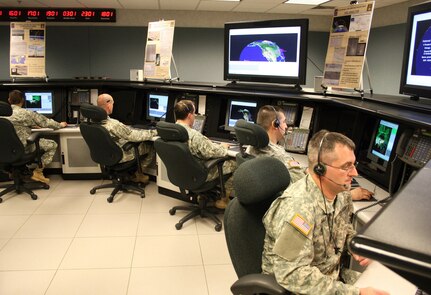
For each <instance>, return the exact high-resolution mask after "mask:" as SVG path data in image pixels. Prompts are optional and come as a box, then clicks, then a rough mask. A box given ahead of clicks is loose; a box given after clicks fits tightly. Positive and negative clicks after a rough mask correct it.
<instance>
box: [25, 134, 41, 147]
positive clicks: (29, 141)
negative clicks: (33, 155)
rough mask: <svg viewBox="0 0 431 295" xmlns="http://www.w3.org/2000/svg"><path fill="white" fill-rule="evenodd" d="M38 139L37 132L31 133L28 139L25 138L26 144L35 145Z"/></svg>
mask: <svg viewBox="0 0 431 295" xmlns="http://www.w3.org/2000/svg"><path fill="white" fill-rule="evenodd" d="M39 139H40V133H39V132H33V133H32V134H30V136H29V137H27V144H32V143H36V142H37V141H39Z"/></svg>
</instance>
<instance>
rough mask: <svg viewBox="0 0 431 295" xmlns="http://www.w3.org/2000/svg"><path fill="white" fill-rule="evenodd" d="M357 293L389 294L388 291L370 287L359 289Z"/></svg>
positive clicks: (362, 294)
mask: <svg viewBox="0 0 431 295" xmlns="http://www.w3.org/2000/svg"><path fill="white" fill-rule="evenodd" d="M359 294H360V295H389V293H388V292H386V291H382V290H377V289H374V288H371V287H368V288H361V289H359Z"/></svg>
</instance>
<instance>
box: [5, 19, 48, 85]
mask: <svg viewBox="0 0 431 295" xmlns="http://www.w3.org/2000/svg"><path fill="white" fill-rule="evenodd" d="M45 33H46V25H45V23H31V22H12V23H10V64H9V68H10V77H12V78H19V77H23V78H24V77H32V78H33V77H34V78H45V77H46V72H45V43H46V42H45V41H46V34H45Z"/></svg>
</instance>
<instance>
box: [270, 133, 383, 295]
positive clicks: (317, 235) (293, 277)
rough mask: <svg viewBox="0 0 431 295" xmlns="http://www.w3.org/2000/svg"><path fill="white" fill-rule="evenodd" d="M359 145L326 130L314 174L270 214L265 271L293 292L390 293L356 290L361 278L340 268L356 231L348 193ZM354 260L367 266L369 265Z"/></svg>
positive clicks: (316, 140) (314, 151)
mask: <svg viewBox="0 0 431 295" xmlns="http://www.w3.org/2000/svg"><path fill="white" fill-rule="evenodd" d="M354 149H355V144H354V143H353V141H352V140H350V139H349V138H347V137H346V136H344V135H342V134H340V133H336V132H328V131H326V130H321V131H319V132H317V133H316V134H315V135H314V136H313V137H312V138H311V140H310V143H309V146H308V162H309V166H308V168H309V173H308V175H306V176H305V177H303V178H302V179H300V180H298V181H296V182H295V183H293V184H291V185H290V186H289V187H288V188H287V189H286V190H285V191H284V193H283V194H282V196H280V197H279V198H277V199H276V200H275V201H274V202H273V203H272V205H271V207H270V208H269V210H268V211H267V212H266V214H265V216H264V218H263V223H264V225H265V229H266V236H265V241H264V250H263V256H262V271H263V273H266V274H272V275H274V276H275V278H276V280H277V282H278V283H279V284H280V285H281V286H283V287H284V288H286V289H287V290H289V291H290V292H292V293H300V294H322V295H324V294H360V295H366V294H367V295H368V294H381V295H383V294H388V293H386V292H384V291H380V290H376V289H374V288H371V287H367V288H358V287H355V286H353V284H354V282H355V281H356V279H357V278H358V275H359V273H357V272H355V271H352V270H349V269H344V268H342V269H340V267H341V266H340V258H341V254H342V253H343V252H344V251H347V245H348V243H349V242H350V240H351V239H352V237H353V235H354V234H355V231H354V229H353V226H352V224H351V221H350V217H351V215H352V211H353V205H352V199H351V197H350V195H349V194H345V193H344V192H345V191H347V190H349V189H350V184H351V181H352V178H353V177H355V176H357V171H356V165H355V164H356V158H355V154H354ZM352 256H353V258H354V259H355V260H357V261H359V263H360V264H361V265H362V266H366V265H368V264H369V263H370V261H369V260H368V259H366V258H363V257H360V256H358V255H352Z"/></svg>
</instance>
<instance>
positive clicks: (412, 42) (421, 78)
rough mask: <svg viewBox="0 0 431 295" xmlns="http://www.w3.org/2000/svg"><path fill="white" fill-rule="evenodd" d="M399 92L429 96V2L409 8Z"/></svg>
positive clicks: (430, 65)
mask: <svg viewBox="0 0 431 295" xmlns="http://www.w3.org/2000/svg"><path fill="white" fill-rule="evenodd" d="M407 15H408V17H407V32H406V40H405V46H404V58H403V69H402V72H401V83H400V93H401V94H406V95H410V96H412V97H413V98H415V99H418V98H419V97H425V98H431V54H430V49H429V48H430V46H431V41H430V40H431V2H426V3H423V4H419V5H415V6H412V7H410V8H409V10H408V14H407Z"/></svg>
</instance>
